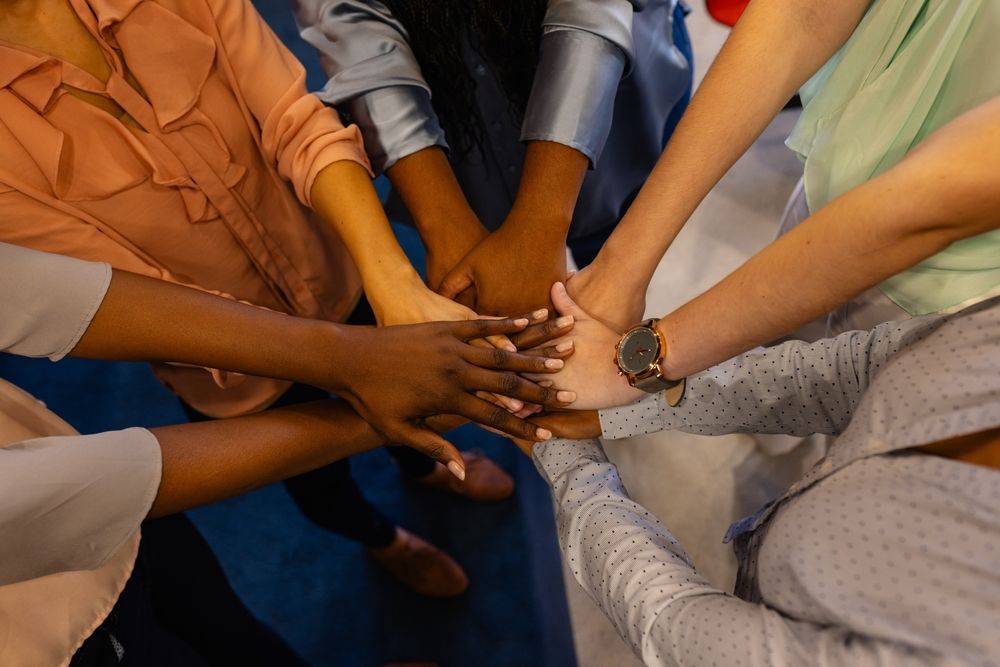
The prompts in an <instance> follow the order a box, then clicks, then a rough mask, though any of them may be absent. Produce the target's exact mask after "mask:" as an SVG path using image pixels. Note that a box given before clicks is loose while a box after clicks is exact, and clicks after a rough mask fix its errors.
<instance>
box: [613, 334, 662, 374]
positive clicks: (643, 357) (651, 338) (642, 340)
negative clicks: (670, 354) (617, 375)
mask: <svg viewBox="0 0 1000 667" xmlns="http://www.w3.org/2000/svg"><path fill="white" fill-rule="evenodd" d="M659 355H660V342H659V340H658V339H657V337H656V334H655V333H653V331H652V330H650V329H649V328H647V327H640V328H637V329H632V330H631V331H629V332H627V333H626V334H625V336H624V337H623V338H622V341H621V344H620V345H619V346H618V367H619V368H621V369H622V370H623V371H625V372H626V373H631V374H633V375H634V374H636V373H641V372H642V371H645V370H649V368H650V367H651V366H652V365H653V364H654V363H656V362H657V361H658V359H659Z"/></svg>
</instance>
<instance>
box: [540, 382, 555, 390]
mask: <svg viewBox="0 0 1000 667" xmlns="http://www.w3.org/2000/svg"><path fill="white" fill-rule="evenodd" d="M538 386H539V387H545V388H546V389H547V388H549V387H551V386H552V380H540V381H539V382H538Z"/></svg>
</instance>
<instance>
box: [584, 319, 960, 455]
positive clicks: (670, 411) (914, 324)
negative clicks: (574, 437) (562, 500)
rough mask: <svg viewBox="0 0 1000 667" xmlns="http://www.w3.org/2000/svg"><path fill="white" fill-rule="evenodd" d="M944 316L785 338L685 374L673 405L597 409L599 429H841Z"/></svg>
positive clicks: (646, 401)
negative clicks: (902, 353) (903, 353)
mask: <svg viewBox="0 0 1000 667" xmlns="http://www.w3.org/2000/svg"><path fill="white" fill-rule="evenodd" d="M944 319H945V318H942V317H940V316H928V317H921V318H916V319H913V320H909V321H906V322H889V323H886V324H883V325H880V326H878V327H876V328H874V329H872V330H871V331H848V332H846V333H844V334H841V335H840V336H837V337H836V338H828V339H825V340H821V341H818V342H816V343H804V342H802V341H790V342H787V343H784V344H782V345H777V346H775V347H771V348H760V349H757V350H753V351H750V352H747V353H746V354H742V355H740V356H738V357H735V358H733V359H731V360H729V361H727V362H725V363H722V364H719V365H718V366H714V367H713V368H710V369H708V370H706V371H704V372H702V373H698V374H697V375H694V376H693V377H691V378H689V381H688V388H687V391H686V393H685V396H684V400H683V401H681V403H680V405H678V406H677V407H675V408H672V407H670V406H668V405H667V404H666V401H665V400H664V398H663V394H662V393H661V394H655V395H652V396H649V397H646V398H643V399H641V400H640V401H638V402H637V403H634V404H632V405H627V406H625V407H621V408H612V409H608V410H602V411H601V412H600V418H601V430H602V432H603V433H602V435H603V437H605V438H608V439H616V438H627V437H632V436H635V435H643V434H645V433H653V432H655V431H662V430H667V429H679V430H681V431H687V432H688V433H697V434H701V435H722V434H725V433H784V434H787V435H803V436H804V435H812V434H813V433H831V434H838V433H840V432H841V431H842V430H843V429H844V428H845V427H846V426H847V424H848V422H849V421H850V419H851V415H852V414H853V413H854V409H855V408H856V407H857V405H858V402H859V401H860V400H861V397H862V395H863V394H864V393H865V391H866V390H867V388H868V385H869V382H870V381H871V379H872V378H873V377H874V375H875V374H876V373H878V371H879V370H880V369H881V368H882V366H884V365H885V363H886V361H887V360H888V359H889V357H891V356H892V355H894V354H895V353H896V352H898V351H899V350H900V349H902V348H903V347H906V346H908V345H910V344H912V343H913V342H915V341H916V340H919V339H921V338H923V337H925V336H927V335H929V334H930V333H931V332H932V331H934V330H935V329H936V328H937V327H938V326H940V324H941V323H942V322H943V321H944Z"/></svg>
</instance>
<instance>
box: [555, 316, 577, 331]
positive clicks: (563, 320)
mask: <svg viewBox="0 0 1000 667" xmlns="http://www.w3.org/2000/svg"><path fill="white" fill-rule="evenodd" d="M571 324H573V316H572V315H563V316H562V317H560V318H559V319H558V320H556V326H557V327H559V328H560V329H564V328H566V327H568V326H569V325H571Z"/></svg>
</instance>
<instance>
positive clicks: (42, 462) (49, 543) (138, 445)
mask: <svg viewBox="0 0 1000 667" xmlns="http://www.w3.org/2000/svg"><path fill="white" fill-rule="evenodd" d="M160 473H161V458H160V446H159V443H158V442H157V440H156V438H155V437H154V436H153V434H152V433H150V432H149V431H147V430H146V429H142V428H130V429H127V430H124V431H112V432H107V433H98V434H96V435H76V436H51V437H48V438H36V439H33V440H24V441H21V442H15V443H13V444H10V445H7V446H6V447H2V448H0V535H2V536H3V538H2V539H0V586H2V585H5V584H10V583H14V582H17V581H25V580H27V579H34V578H35V577H41V576H45V575H48V574H54V573H56V572H68V571H74V570H91V569H94V568H97V567H99V566H101V565H102V564H103V563H104V561H105V560H107V559H108V558H109V557H110V556H111V555H112V554H114V553H115V551H117V549H118V547H120V546H121V545H122V543H123V542H124V541H125V540H127V539H128V538H129V537H130V536H131V535H132V534H133V533H134V532H135V530H136V529H137V528H138V527H139V524H140V523H141V522H142V520H143V519H145V517H146V514H148V513H149V508H150V507H151V506H152V504H153V499H154V498H155V497H156V491H157V489H158V488H159V485H160Z"/></svg>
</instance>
